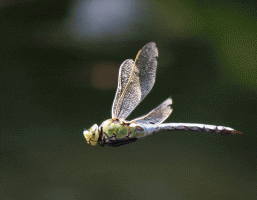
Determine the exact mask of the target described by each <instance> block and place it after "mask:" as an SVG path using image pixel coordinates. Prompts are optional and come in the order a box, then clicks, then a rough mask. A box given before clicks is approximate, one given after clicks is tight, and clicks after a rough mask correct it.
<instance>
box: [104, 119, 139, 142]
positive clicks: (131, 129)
mask: <svg viewBox="0 0 257 200" xmlns="http://www.w3.org/2000/svg"><path fill="white" fill-rule="evenodd" d="M134 125H135V124H134V123H128V122H126V121H120V120H118V119H116V120H113V119H108V120H106V121H104V122H103V123H102V124H101V126H100V129H101V128H102V132H103V136H102V137H103V138H105V139H108V138H112V139H118V140H119V139H123V138H126V137H129V138H134V137H135V126H134Z"/></svg>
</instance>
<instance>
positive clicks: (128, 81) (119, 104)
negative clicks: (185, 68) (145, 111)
mask: <svg viewBox="0 0 257 200" xmlns="http://www.w3.org/2000/svg"><path fill="white" fill-rule="evenodd" d="M157 56H158V50H157V47H156V44H155V43H154V42H150V43H148V44H146V45H145V46H144V47H143V48H142V49H141V50H140V51H139V52H138V54H137V57H136V60H135V63H132V60H126V61H125V62H123V63H122V65H121V67H120V71H119V81H118V88H117V92H116V96H115V99H114V102H113V106H112V118H119V119H126V118H127V117H128V116H129V114H130V113H131V112H132V111H133V110H134V109H135V108H136V107H137V105H138V104H139V103H140V102H141V101H142V100H143V99H144V98H145V97H146V95H147V94H148V93H149V92H150V90H151V89H152V87H153V85H154V82H155V76H156V69H157V60H156V57H157ZM123 73H125V74H123Z"/></svg>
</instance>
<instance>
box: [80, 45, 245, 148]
mask: <svg viewBox="0 0 257 200" xmlns="http://www.w3.org/2000/svg"><path fill="white" fill-rule="evenodd" d="M157 57H158V50H157V47H156V44H155V43H154V42H150V43H148V44H146V45H145V46H144V47H143V48H142V49H141V50H140V51H139V52H138V54H137V56H136V59H135V61H133V60H131V59H127V60H125V61H124V62H123V63H122V64H121V66H120V70H119V79H118V87H117V91H116V95H115V98H114V101H113V105H112V118H111V119H108V120H106V121H104V122H103V123H102V124H101V125H100V126H99V127H98V125H97V124H94V125H93V126H92V127H91V128H90V129H89V130H85V131H84V132H83V134H84V136H85V138H86V140H87V143H88V144H91V145H96V144H97V143H99V144H100V145H102V146H105V145H107V146H120V145H124V144H128V143H131V142H134V141H136V140H137V139H138V138H141V137H145V136H147V135H151V134H152V133H156V132H160V131H198V132H214V133H218V134H220V135H231V134H241V133H240V132H238V131H236V130H234V129H232V128H229V127H224V126H215V125H206V124H191V123H164V124H162V122H164V121H165V120H166V119H167V118H168V117H169V115H170V114H171V112H172V109H171V104H172V100H171V98H168V99H167V100H165V101H164V102H163V103H162V104H161V105H159V106H158V107H157V108H155V109H153V110H152V111H151V112H149V113H148V114H146V115H144V116H142V117H139V118H136V119H134V120H131V121H126V118H127V117H128V116H129V114H130V113H131V112H132V111H133V110H134V109H135V108H136V107H137V105H138V104H139V103H140V102H141V101H142V100H143V99H144V98H145V97H146V95H147V94H148V93H149V92H150V91H151V89H152V87H153V85H154V82H155V77H156V69H157V60H156V58H157Z"/></svg>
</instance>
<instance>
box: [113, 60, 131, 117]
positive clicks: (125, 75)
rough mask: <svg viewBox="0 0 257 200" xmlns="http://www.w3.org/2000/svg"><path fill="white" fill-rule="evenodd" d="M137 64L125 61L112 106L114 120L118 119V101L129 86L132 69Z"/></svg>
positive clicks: (120, 70) (121, 67) (120, 71)
mask: <svg viewBox="0 0 257 200" xmlns="http://www.w3.org/2000/svg"><path fill="white" fill-rule="evenodd" d="M134 64H135V62H134V60H132V59H127V60H125V61H124V62H123V63H122V64H121V66H120V69H119V78H118V87H117V91H116V95H115V98H114V101H113V104H112V118H113V119H114V118H116V111H117V106H118V101H119V100H120V97H121V95H122V93H123V92H124V89H125V87H126V86H127V84H128V81H129V78H130V77H131V73H132V69H133V66H134Z"/></svg>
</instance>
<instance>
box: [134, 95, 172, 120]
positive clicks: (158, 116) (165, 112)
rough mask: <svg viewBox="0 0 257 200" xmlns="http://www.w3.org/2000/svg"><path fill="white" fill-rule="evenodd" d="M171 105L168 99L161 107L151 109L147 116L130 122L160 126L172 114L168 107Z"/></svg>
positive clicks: (170, 100)
mask: <svg viewBox="0 0 257 200" xmlns="http://www.w3.org/2000/svg"><path fill="white" fill-rule="evenodd" d="M171 104H172V99H171V98H168V99H167V100H165V101H164V102H163V103H162V104H161V105H159V106H158V107H157V108H155V109H153V110H152V111H151V112H149V113H148V114H146V115H144V116H142V117H139V118H136V119H133V120H131V121H133V122H135V123H140V124H161V123H162V122H164V121H165V120H166V119H167V118H168V117H169V116H170V114H171V113H172V109H171V107H170V105H171Z"/></svg>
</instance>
